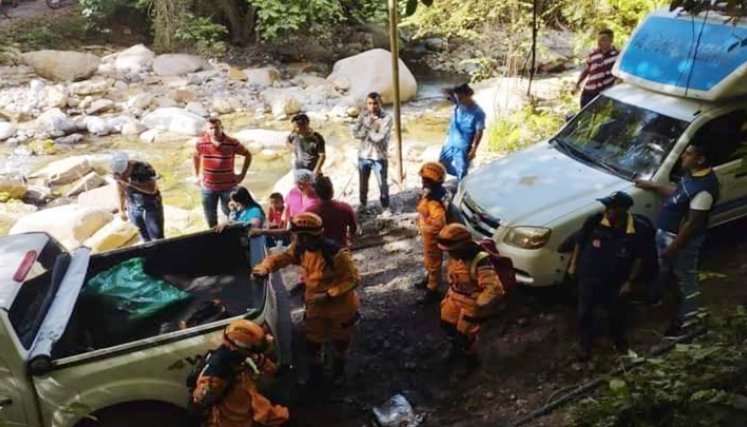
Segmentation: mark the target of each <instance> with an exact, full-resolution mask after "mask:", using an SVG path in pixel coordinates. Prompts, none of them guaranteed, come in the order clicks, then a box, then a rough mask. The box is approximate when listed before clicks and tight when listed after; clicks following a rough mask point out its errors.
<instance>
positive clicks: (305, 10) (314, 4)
mask: <svg viewBox="0 0 747 427" xmlns="http://www.w3.org/2000/svg"><path fill="white" fill-rule="evenodd" d="M247 1H249V3H250V4H251V5H252V6H254V7H255V8H257V16H258V18H259V31H260V33H261V34H262V37H263V38H264V39H266V40H273V39H276V38H278V37H279V36H281V35H287V34H288V33H291V32H296V31H301V30H306V31H310V32H312V33H315V34H324V33H327V29H328V26H329V25H331V24H333V23H335V22H338V21H340V20H342V18H343V9H342V6H341V4H340V2H338V1H336V0H247Z"/></svg>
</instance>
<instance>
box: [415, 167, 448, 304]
mask: <svg viewBox="0 0 747 427" xmlns="http://www.w3.org/2000/svg"><path fill="white" fill-rule="evenodd" d="M420 177H421V179H422V181H423V193H422V195H421V196H420V201H419V202H418V207H417V211H418V231H420V235H421V236H422V238H423V264H424V266H425V272H426V277H425V280H424V281H423V282H421V283H419V284H418V285H417V287H419V288H425V289H426V292H425V294H424V295H423V296H421V297H420V298H418V303H420V304H427V303H435V302H437V301H439V300H440V299H441V295H440V294H439V291H438V287H439V286H440V284H441V264H442V259H443V253H442V252H441V250H440V249H439V248H438V243H437V239H438V233H439V232H440V231H441V229H442V228H443V227H444V226H445V225H446V206H447V203H448V197H449V193H448V191H446V189H445V188H444V186H443V182H444V178H445V177H446V169H444V167H443V165H441V163H438V162H427V163H425V164H424V165H423V166H422V167H421V168H420Z"/></svg>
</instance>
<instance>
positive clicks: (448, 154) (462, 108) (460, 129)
mask: <svg viewBox="0 0 747 427" xmlns="http://www.w3.org/2000/svg"><path fill="white" fill-rule="evenodd" d="M445 93H446V96H447V97H448V98H449V100H450V101H451V102H453V103H454V104H455V107H454V114H452V116H451V123H450V124H449V130H448V133H447V134H446V141H445V142H444V146H443V148H442V149H441V156H440V158H439V162H441V164H442V165H444V168H446V172H447V173H448V174H449V175H453V176H455V177H456V178H457V180H458V181H461V180H462V179H463V178H464V177H465V176H467V171H468V169H469V164H470V162H471V161H472V159H474V158H475V154H476V153H477V147H478V146H479V145H480V141H481V140H482V133H483V131H484V130H485V112H484V111H483V110H482V108H480V106H479V105H477V103H476V102H475V100H474V99H472V96H473V95H474V94H475V92H474V91H473V90H472V88H471V87H469V85H467V84H466V83H465V84H463V85H460V86H457V87H455V88H453V89H447V90H446V91H445Z"/></svg>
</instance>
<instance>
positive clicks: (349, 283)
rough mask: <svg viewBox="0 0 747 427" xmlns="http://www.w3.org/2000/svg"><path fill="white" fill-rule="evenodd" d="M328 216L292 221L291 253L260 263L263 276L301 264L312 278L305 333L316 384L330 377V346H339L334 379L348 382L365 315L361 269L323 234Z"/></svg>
mask: <svg viewBox="0 0 747 427" xmlns="http://www.w3.org/2000/svg"><path fill="white" fill-rule="evenodd" d="M322 232H323V223H322V219H321V218H320V217H319V216H318V215H316V214H313V213H310V212H306V213H302V214H300V215H296V216H295V217H293V218H292V219H291V233H292V235H293V242H292V243H291V245H290V246H289V247H288V249H287V250H286V251H285V252H282V253H278V254H273V255H270V256H268V257H267V258H265V260H264V261H262V263H261V264H259V265H257V266H256V267H254V270H253V274H254V275H255V276H259V278H260V279H262V278H264V277H266V276H267V275H269V274H270V273H272V272H274V271H277V270H280V269H281V268H284V267H287V266H289V265H291V264H295V265H298V266H300V267H301V269H302V271H303V275H304V277H305V279H306V293H305V297H304V300H305V302H306V313H305V315H304V320H303V331H304V337H305V339H306V351H307V353H308V358H309V360H311V366H310V367H309V381H308V384H309V385H310V386H318V385H320V384H322V383H323V381H324V351H323V350H324V344H326V343H331V344H332V348H333V358H332V380H333V383H334V384H335V385H338V386H339V385H342V383H343V382H344V380H345V362H346V356H347V353H348V349H349V347H350V342H351V340H352V337H353V333H354V332H355V329H356V325H357V324H358V321H359V319H360V314H359V312H358V309H359V308H360V300H359V299H358V294H357V292H356V291H355V288H357V287H358V285H359V284H360V280H361V279H360V273H359V272H358V267H357V266H356V264H355V261H353V257H352V255H351V253H350V250H349V249H346V248H342V247H340V246H339V245H337V244H336V243H334V242H333V241H331V240H327V239H324V238H323V237H322Z"/></svg>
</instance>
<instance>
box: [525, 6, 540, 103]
mask: <svg viewBox="0 0 747 427" xmlns="http://www.w3.org/2000/svg"><path fill="white" fill-rule="evenodd" d="M538 1H539V0H532V66H531V68H530V69H529V86H528V87H527V96H532V82H533V81H534V73H535V72H536V70H537V31H538V28H537V7H538V6H537V2H538Z"/></svg>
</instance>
